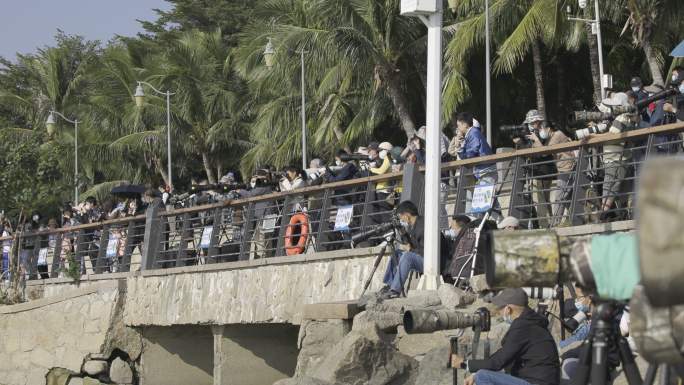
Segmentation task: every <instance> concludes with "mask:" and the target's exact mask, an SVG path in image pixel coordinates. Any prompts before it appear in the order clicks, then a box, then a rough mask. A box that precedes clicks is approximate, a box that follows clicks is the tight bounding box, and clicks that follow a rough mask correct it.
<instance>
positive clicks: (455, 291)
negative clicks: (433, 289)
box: [437, 284, 477, 310]
mask: <svg viewBox="0 0 684 385" xmlns="http://www.w3.org/2000/svg"><path fill="white" fill-rule="evenodd" d="M437 294H438V295H439V299H440V301H441V302H442V306H444V307H445V308H447V309H449V310H453V309H456V308H459V307H462V306H467V305H470V304H471V303H473V302H475V299H477V297H476V296H475V295H474V294H472V293H467V292H465V291H464V290H461V289H459V288H457V287H455V286H453V285H448V284H444V285H440V286H439V289H438V290H437Z"/></svg>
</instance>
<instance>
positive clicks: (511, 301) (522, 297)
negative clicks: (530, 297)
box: [492, 288, 527, 308]
mask: <svg viewBox="0 0 684 385" xmlns="http://www.w3.org/2000/svg"><path fill="white" fill-rule="evenodd" d="M492 303H493V304H494V305H496V307H498V308H502V307H504V306H506V305H517V306H523V307H526V306H527V293H525V290H523V289H521V288H516V289H512V288H508V289H503V290H502V291H501V292H500V293H499V294H497V295H496V297H494V298H493V299H492Z"/></svg>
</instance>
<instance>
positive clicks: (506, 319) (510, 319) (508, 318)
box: [503, 310, 513, 325]
mask: <svg viewBox="0 0 684 385" xmlns="http://www.w3.org/2000/svg"><path fill="white" fill-rule="evenodd" d="M503 320H504V322H505V323H507V324H509V325H510V324H512V323H513V317H512V316H511V314H510V313H506V311H505V310H504V315H503Z"/></svg>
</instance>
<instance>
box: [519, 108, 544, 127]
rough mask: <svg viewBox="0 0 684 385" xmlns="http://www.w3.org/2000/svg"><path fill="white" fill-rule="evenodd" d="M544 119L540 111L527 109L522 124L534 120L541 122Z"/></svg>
mask: <svg viewBox="0 0 684 385" xmlns="http://www.w3.org/2000/svg"><path fill="white" fill-rule="evenodd" d="M543 121H544V115H542V114H541V112H539V111H537V110H529V111H528V112H527V115H525V121H524V122H523V124H530V123H534V122H543Z"/></svg>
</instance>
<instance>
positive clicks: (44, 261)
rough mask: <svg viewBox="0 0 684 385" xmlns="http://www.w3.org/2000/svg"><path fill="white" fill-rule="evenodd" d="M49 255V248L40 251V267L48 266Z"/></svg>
mask: <svg viewBox="0 0 684 385" xmlns="http://www.w3.org/2000/svg"><path fill="white" fill-rule="evenodd" d="M47 255H48V249H47V248H43V249H40V250H39V251H38V266H47Z"/></svg>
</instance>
